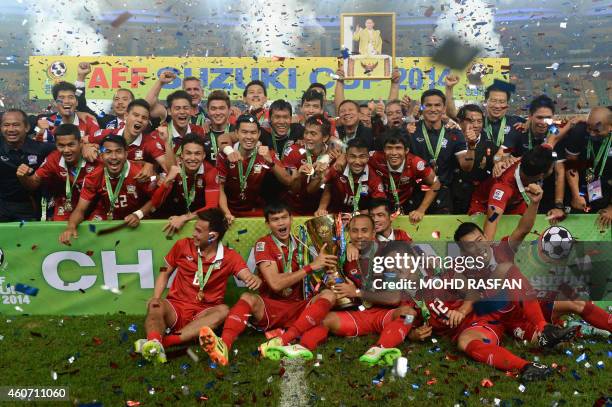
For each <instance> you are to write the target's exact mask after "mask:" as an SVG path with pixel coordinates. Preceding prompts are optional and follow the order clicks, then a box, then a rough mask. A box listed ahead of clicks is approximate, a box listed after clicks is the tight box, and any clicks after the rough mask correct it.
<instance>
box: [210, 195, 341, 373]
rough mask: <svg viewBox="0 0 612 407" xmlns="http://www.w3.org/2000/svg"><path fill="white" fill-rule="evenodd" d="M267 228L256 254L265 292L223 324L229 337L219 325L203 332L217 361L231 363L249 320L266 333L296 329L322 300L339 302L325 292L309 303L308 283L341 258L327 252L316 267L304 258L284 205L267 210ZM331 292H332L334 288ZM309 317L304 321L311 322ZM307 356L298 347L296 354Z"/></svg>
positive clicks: (245, 297)
mask: <svg viewBox="0 0 612 407" xmlns="http://www.w3.org/2000/svg"><path fill="white" fill-rule="evenodd" d="M264 217H265V219H266V225H267V226H268V228H269V229H270V234H268V235H266V236H264V237H262V238H260V239H259V240H258V241H257V242H256V243H255V247H254V250H253V253H254V255H255V262H256V264H257V269H258V270H259V274H260V275H261V277H262V279H263V284H262V286H261V288H260V290H259V294H253V293H244V294H242V295H241V296H240V300H238V302H237V303H236V305H234V306H233V307H232V309H231V310H230V313H229V315H228V317H227V319H226V320H225V325H224V326H223V334H222V335H221V338H218V337H217V336H216V335H215V333H214V332H213V330H212V328H214V327H204V328H202V330H201V331H200V342H201V344H202V346H203V348H204V350H205V351H206V352H207V353H208V354H209V355H210V357H211V359H212V360H213V361H214V362H216V363H219V364H222V365H226V364H227V363H228V350H229V349H231V347H232V344H233V343H234V341H235V340H236V338H238V336H239V335H240V334H241V333H242V332H243V331H244V330H245V328H246V327H247V323H248V321H249V319H250V320H251V322H252V323H253V324H254V325H255V326H256V327H258V328H261V329H263V330H265V331H270V330H275V329H278V328H285V329H287V328H290V327H291V326H292V325H293V324H296V323H300V322H298V321H299V320H300V315H301V314H302V313H304V312H305V311H306V310H309V308H312V307H319V306H318V305H316V304H318V302H319V300H320V299H321V298H327V297H329V298H328V301H329V300H333V299H332V298H333V294H332V293H331V292H327V293H325V294H324V293H320V294H318V295H317V296H315V297H314V298H312V299H310V300H305V299H304V291H303V280H304V278H305V277H306V276H307V275H308V274H309V273H312V272H313V271H314V270H318V269H321V268H324V267H333V266H335V265H336V263H337V257H336V256H332V255H329V254H325V253H323V252H322V253H321V254H319V256H317V257H316V258H315V260H314V261H313V262H312V263H310V264H304V263H305V261H304V259H303V257H302V255H301V253H303V250H302V248H300V245H301V244H303V243H301V242H299V241H298V240H296V238H295V237H294V236H293V235H292V233H291V224H292V216H291V213H290V211H289V208H288V206H287V205H285V204H284V203H271V204H269V205H267V206H266V207H265V209H264ZM328 291H329V290H328ZM305 318H306V317H305V316H304V317H302V320H305ZM300 351H301V352H305V353H306V354H307V353H308V351H307V350H305V349H299V345H297V347H295V349H294V350H293V352H300Z"/></svg>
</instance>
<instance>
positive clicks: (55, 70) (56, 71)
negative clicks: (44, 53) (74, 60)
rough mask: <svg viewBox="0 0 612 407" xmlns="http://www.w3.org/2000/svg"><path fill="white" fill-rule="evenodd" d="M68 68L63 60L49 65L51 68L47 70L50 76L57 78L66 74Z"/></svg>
mask: <svg viewBox="0 0 612 407" xmlns="http://www.w3.org/2000/svg"><path fill="white" fill-rule="evenodd" d="M67 70H68V68H66V64H65V63H63V62H62V61H55V62H53V63H52V64H51V65H49V69H48V70H47V72H48V73H49V76H50V77H51V78H53V79H57V78H61V77H63V76H64V75H66V71H67Z"/></svg>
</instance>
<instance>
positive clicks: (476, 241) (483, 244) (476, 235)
mask: <svg viewBox="0 0 612 407" xmlns="http://www.w3.org/2000/svg"><path fill="white" fill-rule="evenodd" d="M459 246H460V249H461V253H462V255H463V256H471V257H474V258H476V257H478V256H482V261H483V263H484V265H485V266H487V265H489V263H490V262H491V259H492V258H493V249H492V248H491V244H490V242H487V241H486V238H485V236H484V234H483V233H482V232H481V231H480V230H478V229H475V230H473V231H472V232H470V233H467V234H465V235H464V236H463V237H461V239H459Z"/></svg>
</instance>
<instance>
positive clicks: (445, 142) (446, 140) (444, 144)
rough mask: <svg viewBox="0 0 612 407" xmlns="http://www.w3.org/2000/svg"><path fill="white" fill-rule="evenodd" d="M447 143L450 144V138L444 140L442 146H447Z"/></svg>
mask: <svg viewBox="0 0 612 407" xmlns="http://www.w3.org/2000/svg"><path fill="white" fill-rule="evenodd" d="M447 144H448V139H444V140H442V148H446V145H447Z"/></svg>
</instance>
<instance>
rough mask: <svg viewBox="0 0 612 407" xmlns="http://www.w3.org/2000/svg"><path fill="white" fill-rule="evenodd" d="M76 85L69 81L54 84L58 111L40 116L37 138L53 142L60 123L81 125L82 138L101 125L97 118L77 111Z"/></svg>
mask: <svg viewBox="0 0 612 407" xmlns="http://www.w3.org/2000/svg"><path fill="white" fill-rule="evenodd" d="M76 91H77V89H76V87H75V86H74V85H73V84H71V83H68V82H58V83H56V84H55V85H53V88H52V89H51V93H52V94H53V100H54V101H55V108H56V109H57V113H54V114H52V115H48V116H39V118H38V123H37V125H38V127H37V129H36V140H38V141H47V142H53V133H54V132H55V128H56V127H57V126H59V125H60V124H64V123H71V124H74V125H76V126H78V127H79V130H80V131H81V138H82V139H83V140H84V141H87V137H91V136H93V135H94V134H95V133H96V132H97V131H98V130H99V129H100V127H99V126H98V122H97V121H96V119H95V118H94V117H93V116H92V115H90V114H88V113H83V112H77V110H76V109H77V105H78V101H77V97H76Z"/></svg>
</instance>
